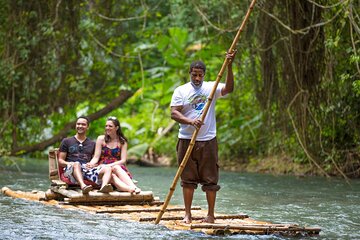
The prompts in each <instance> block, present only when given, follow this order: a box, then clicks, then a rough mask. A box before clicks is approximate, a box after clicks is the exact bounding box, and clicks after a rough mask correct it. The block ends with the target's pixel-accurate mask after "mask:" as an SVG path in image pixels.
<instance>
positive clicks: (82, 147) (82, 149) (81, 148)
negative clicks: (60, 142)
mask: <svg viewBox="0 0 360 240" xmlns="http://www.w3.org/2000/svg"><path fill="white" fill-rule="evenodd" d="M78 149H79V152H80V153H82V152H83V151H84V146H83V145H82V143H80V144H79V147H78Z"/></svg>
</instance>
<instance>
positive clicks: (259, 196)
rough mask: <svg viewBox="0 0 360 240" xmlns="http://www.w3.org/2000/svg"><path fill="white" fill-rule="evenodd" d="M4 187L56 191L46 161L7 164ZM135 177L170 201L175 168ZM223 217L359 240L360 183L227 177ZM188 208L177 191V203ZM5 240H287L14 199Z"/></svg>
mask: <svg viewBox="0 0 360 240" xmlns="http://www.w3.org/2000/svg"><path fill="white" fill-rule="evenodd" d="M0 166H1V167H0V187H3V186H7V187H9V188H11V189H15V190H23V191H29V190H34V189H35V190H43V191H45V190H46V189H48V188H49V184H50V181H49V180H48V175H47V174H48V165H47V162H46V161H40V160H31V161H23V162H22V163H21V164H20V166H19V168H20V169H21V172H19V171H18V170H17V168H15V167H14V166H12V167H4V164H1V159H0ZM129 169H130V170H131V172H132V173H133V174H134V177H135V179H136V180H138V181H139V187H141V188H142V189H143V190H149V191H153V192H154V195H155V196H158V197H160V199H161V200H164V199H165V197H166V194H167V193H168V190H169V187H170V185H171V182H172V180H173V178H174V176H175V173H176V170H177V169H175V168H146V167H138V166H134V165H130V166H129ZM220 185H221V186H222V189H221V190H220V191H219V193H218V197H217V202H216V212H217V213H229V214H236V213H246V214H248V215H249V216H250V217H252V218H255V219H259V220H266V221H271V222H273V223H298V224H300V225H302V226H309V227H310V226H312V227H321V228H322V231H321V232H320V235H319V236H317V237H311V238H309V239H360V216H359V213H360V180H351V181H350V184H348V183H347V182H346V181H344V180H342V179H330V180H329V179H326V178H323V177H301V178H299V177H294V176H273V175H267V174H250V173H234V172H225V171H221V177H220ZM170 204H171V205H182V195H181V188H180V187H179V186H178V187H177V189H176V190H175V192H174V195H173V197H172V199H171V202H170ZM193 205H196V206H201V207H202V208H205V209H206V200H205V195H204V193H203V192H202V191H201V190H200V189H198V190H197V191H196V192H195V196H194V201H193ZM0 221H1V224H0V239H16V240H18V239H19V238H21V239H286V238H285V237H281V236H246V235H233V236H222V237H212V236H208V235H205V234H201V233H194V232H190V231H171V230H168V229H166V228H165V227H163V226H158V225H154V224H151V223H146V224H144V223H133V222H131V223H130V222H126V221H122V220H118V219H115V218H112V217H110V216H107V215H101V214H89V213H87V212H82V211H73V210H71V211H70V210H66V209H61V208H57V207H55V206H46V205H43V204H41V203H38V202H31V201H26V200H21V199H12V198H10V197H7V196H4V195H2V194H0Z"/></svg>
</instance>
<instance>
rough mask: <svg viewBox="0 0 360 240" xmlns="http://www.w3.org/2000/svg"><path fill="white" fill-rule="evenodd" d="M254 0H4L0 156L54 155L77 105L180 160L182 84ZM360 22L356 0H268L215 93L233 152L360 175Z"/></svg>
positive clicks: (225, 44) (142, 148)
mask: <svg viewBox="0 0 360 240" xmlns="http://www.w3.org/2000/svg"><path fill="white" fill-rule="evenodd" d="M249 4H250V1H243V0H223V1H216V0H198V1H195V0H167V1H164V0H136V1H130V0H122V1H116V0H88V1H77V0H76V1H75V0H50V1H49V0H1V1H0V26H1V28H0V54H1V55H0V98H1V101H0V139H1V141H0V155H1V156H10V155H15V156H22V155H31V156H37V157H41V156H44V155H45V154H46V153H47V151H48V149H49V148H51V147H58V146H59V142H60V141H61V139H62V138H63V137H65V136H68V135H70V134H73V132H74V131H73V127H74V121H75V119H76V116H79V115H87V116H89V117H90V119H91V120H92V123H91V127H90V132H89V135H90V137H91V138H93V139H95V138H96V136H97V135H99V134H102V133H103V129H104V128H103V126H104V123H105V119H106V117H107V116H116V117H118V118H119V119H120V121H121V124H122V127H123V129H124V132H125V134H126V136H127V137H128V138H129V140H130V142H129V145H130V148H131V149H130V150H129V151H130V153H131V154H132V155H134V156H137V157H138V158H143V159H147V160H150V161H154V162H157V161H159V159H161V158H167V159H170V160H171V162H172V163H174V162H175V161H174V160H175V145H176V140H177V137H176V136H177V129H178V128H177V124H175V123H174V122H173V121H172V120H171V119H170V109H169V103H170V100H171V95H172V92H173V90H174V89H175V87H177V86H179V85H180V84H183V83H186V82H187V81H189V76H188V66H189V64H190V63H191V62H192V61H193V60H196V59H201V60H203V61H204V62H205V63H206V64H207V67H208V71H207V75H206V80H209V81H211V80H215V78H216V76H217V73H218V71H219V70H220V67H221V65H222V63H223V61H224V57H225V52H226V50H227V49H228V48H229V46H230V44H231V42H232V40H233V37H234V36H235V34H236V31H237V30H238V28H239V26H240V24H241V22H242V20H243V17H244V15H245V13H246V11H247V8H248V6H249ZM359 23H360V2H359V1H358V0H340V1H339V0H281V1H266V0H258V1H257V4H256V7H255V8H254V10H253V12H252V14H251V16H250V19H249V22H248V23H247V25H246V27H245V30H244V32H243V33H242V35H241V37H240V41H239V42H238V44H237V50H238V53H237V57H236V61H235V63H234V74H235V80H236V83H235V84H236V86H235V87H236V90H235V91H234V92H233V93H232V94H231V95H229V96H228V97H227V98H225V99H223V100H219V101H218V102H217V128H218V141H219V145H220V159H222V160H221V161H222V164H223V165H227V166H238V165H244V166H254V165H255V166H256V165H261V164H262V162H263V161H267V160H269V159H271V158H275V159H282V161H281V164H279V166H272V167H275V168H276V167H281V166H280V165H284V164H285V165H292V164H295V165H301V166H306V167H307V169H308V170H307V173H316V174H320V175H325V176H331V175H337V176H343V177H345V178H346V177H359V176H360V44H359V43H360V24H359ZM264 159H265V160H264ZM269 161H270V160H269ZM284 171H290V172H291V173H295V174H296V170H284Z"/></svg>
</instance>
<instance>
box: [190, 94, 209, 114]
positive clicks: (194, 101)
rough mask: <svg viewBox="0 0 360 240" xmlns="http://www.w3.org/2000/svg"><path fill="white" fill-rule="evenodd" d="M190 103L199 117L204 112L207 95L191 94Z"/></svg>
mask: <svg viewBox="0 0 360 240" xmlns="http://www.w3.org/2000/svg"><path fill="white" fill-rule="evenodd" d="M188 101H189V104H190V105H191V107H192V108H193V109H194V110H195V111H196V112H197V117H199V116H200V115H201V113H202V110H203V109H204V107H205V104H206V101H207V97H206V95H204V94H195V95H193V96H191V97H190V98H189V99H188Z"/></svg>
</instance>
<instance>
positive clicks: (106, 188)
mask: <svg viewBox="0 0 360 240" xmlns="http://www.w3.org/2000/svg"><path fill="white" fill-rule="evenodd" d="M113 190H114V188H113V187H112V186H111V184H106V185H105V186H103V187H102V188H100V190H99V192H101V193H109V192H112V191H113Z"/></svg>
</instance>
